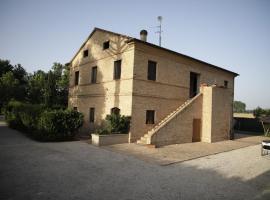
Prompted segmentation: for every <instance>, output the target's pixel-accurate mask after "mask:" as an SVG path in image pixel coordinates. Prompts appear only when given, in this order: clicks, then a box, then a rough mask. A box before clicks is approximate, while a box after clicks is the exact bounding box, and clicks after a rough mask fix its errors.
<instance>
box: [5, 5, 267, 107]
mask: <svg viewBox="0 0 270 200" xmlns="http://www.w3.org/2000/svg"><path fill="white" fill-rule="evenodd" d="M158 15H162V16H163V18H164V20H163V30H164V32H163V41H162V46H163V47H165V48H169V49H172V50H175V51H178V52H180V53H183V54H186V55H189V56H192V57H195V58H198V59H201V60H203V61H206V62H209V63H212V64H215V65H218V66H220V67H223V68H226V69H229V70H232V71H234V72H237V73H239V74H240V76H239V77H237V78H236V81H235V100H241V101H243V102H245V103H246V104H247V107H248V108H255V107H257V106H261V107H264V108H270V88H269V87H270V1H269V0H223V1H222V0H200V1H198V0H196V1H195V0H194V1H193V0H186V1H184V0H183V1H181V0H178V1H173V0H171V1H170V0H166V1H162V0H159V1H157V0H155V1H147V0H144V1H141V0H136V1H134V0H133V1H129V0H125V1H118V0H114V1H104V0H98V1H95V0H93V1H91V0H88V1H80V0H77V1H75V0H74V1H69V0H66V1H64V0H54V1H53V0H46V1H45V0H44V1H41V0H40V1H39V0H32V1H31V0H24V1H22V0H17V1H15V0H0V36H1V37H0V58H1V59H8V60H10V61H11V62H12V64H17V63H21V64H22V65H23V66H24V67H25V68H26V69H27V71H29V72H33V71H36V70H38V69H43V70H48V69H50V67H51V66H52V63H53V62H61V63H66V62H69V60H70V59H71V58H72V56H73V55H74V54H75V52H76V51H77V50H78V48H79V47H80V45H81V44H82V42H83V41H84V40H85V39H86V37H87V36H88V35H89V34H90V32H91V31H92V30H93V28H94V27H100V28H104V29H108V30H111V31H114V32H119V33H122V34H126V35H130V36H132V37H139V31H140V30H141V29H147V30H148V32H149V37H148V41H149V42H152V43H155V44H158V35H157V34H155V31H156V29H155V28H152V27H154V26H156V25H157V19H156V18H157V16H158Z"/></svg>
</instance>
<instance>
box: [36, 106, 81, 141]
mask: <svg viewBox="0 0 270 200" xmlns="http://www.w3.org/2000/svg"><path fill="white" fill-rule="evenodd" d="M82 124H83V115H82V114H81V113H79V112H77V111H74V110H52V111H45V112H43V113H42V114H41V116H40V118H39V122H38V129H39V131H40V133H41V134H42V136H43V137H45V138H47V139H49V140H67V139H72V138H74V136H75V135H76V133H77V130H78V129H79V128H80V127H81V126H82Z"/></svg>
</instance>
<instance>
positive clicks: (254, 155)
mask: <svg viewBox="0 0 270 200" xmlns="http://www.w3.org/2000/svg"><path fill="white" fill-rule="evenodd" d="M269 180H270V156H265V157H261V156H260V146H259V145H255V146H250V147H246V148H242V149H238V150H234V151H230V152H225V153H220V154H216V155H212V156H207V157H203V158H199V159H195V160H191V161H186V162H182V163H179V164H173V165H169V166H159V165H155V164H151V163H148V162H144V161H142V160H138V159H136V158H134V157H131V156H128V155H123V154H120V153H116V152H112V151H109V150H106V149H102V148H98V147H94V146H92V145H89V144H87V143H85V142H81V141H74V142H61V143H39V142H35V141H32V140H30V139H28V138H26V137H25V136H24V135H22V134H21V133H19V132H17V131H14V130H11V129H9V128H7V127H6V126H0V186H1V187H0V199H1V200H2V199H20V200H22V199H27V200H31V199H35V200H36V199H53V200H55V199H57V200H61V199H63V200H68V199H87V200H89V199H98V200H102V199H116V200H121V199H125V200H127V199H153V200H157V199H165V200H170V199H200V200H201V199H234V200H237V199H269V198H270V182H269Z"/></svg>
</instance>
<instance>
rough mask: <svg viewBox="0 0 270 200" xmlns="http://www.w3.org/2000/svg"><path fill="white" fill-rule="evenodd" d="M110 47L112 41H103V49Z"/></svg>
mask: <svg viewBox="0 0 270 200" xmlns="http://www.w3.org/2000/svg"><path fill="white" fill-rule="evenodd" d="M109 47H110V41H106V42H103V50H105V49H109Z"/></svg>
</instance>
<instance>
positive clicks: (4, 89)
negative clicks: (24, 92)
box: [0, 71, 19, 108]
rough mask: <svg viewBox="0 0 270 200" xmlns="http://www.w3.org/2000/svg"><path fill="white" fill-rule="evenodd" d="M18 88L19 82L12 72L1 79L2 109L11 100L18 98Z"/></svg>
mask: <svg viewBox="0 0 270 200" xmlns="http://www.w3.org/2000/svg"><path fill="white" fill-rule="evenodd" d="M18 86H19V81H18V80H17V79H16V78H15V77H14V75H13V73H12V72H11V71H9V72H6V73H5V74H3V75H2V76H1V77H0V108H2V106H3V105H5V104H7V102H8V101H9V100H11V99H12V98H16V97H17V96H18V93H17V92H18Z"/></svg>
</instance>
